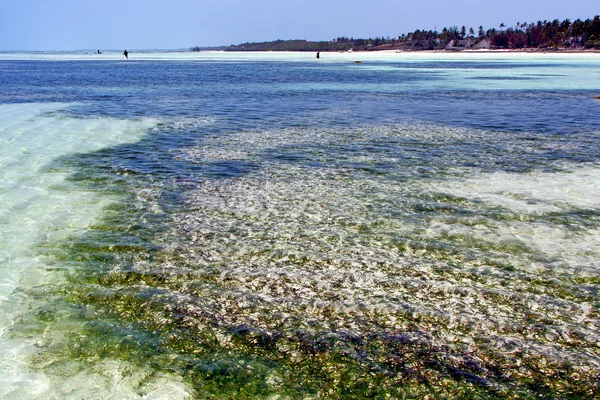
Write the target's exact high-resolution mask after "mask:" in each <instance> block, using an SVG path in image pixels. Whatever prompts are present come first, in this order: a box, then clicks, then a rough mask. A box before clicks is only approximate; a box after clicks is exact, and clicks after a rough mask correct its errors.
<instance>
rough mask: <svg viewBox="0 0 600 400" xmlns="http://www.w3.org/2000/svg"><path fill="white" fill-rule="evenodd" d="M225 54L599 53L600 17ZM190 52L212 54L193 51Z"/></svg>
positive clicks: (282, 43) (280, 44) (270, 45)
mask: <svg viewBox="0 0 600 400" xmlns="http://www.w3.org/2000/svg"><path fill="white" fill-rule="evenodd" d="M210 49H211V50H214V49H218V50H224V51H313V52H316V51H349V50H353V51H377V50H397V51H418V50H450V51H461V50H468V49H472V50H476V49H513V50H527V49H529V50H544V51H546V50H586V49H591V50H600V16H598V15H596V16H595V17H594V18H592V19H586V20H585V21H582V20H581V19H577V20H575V21H572V22H571V21H570V20H569V19H565V20H563V21H560V20H558V19H555V20H553V21H546V20H544V21H538V22H536V23H526V22H523V23H520V22H517V23H516V24H515V25H514V26H507V25H505V24H504V23H501V24H499V25H498V28H492V29H488V30H484V28H483V26H479V28H478V29H477V31H475V29H473V28H472V27H471V28H469V29H467V28H466V27H465V26H463V27H461V28H458V27H456V26H453V27H450V28H443V29H442V31H441V32H438V31H437V30H435V31H431V30H429V31H426V30H419V29H417V30H416V31H414V32H410V33H406V34H402V35H401V36H398V37H395V38H390V37H385V38H384V37H376V38H369V39H355V38H348V37H338V38H336V39H333V40H332V41H308V40H275V41H270V42H260V43H243V44H238V45H231V46H226V47H219V48H210ZM190 50H191V51H202V50H209V48H201V47H193V48H191V49H190Z"/></svg>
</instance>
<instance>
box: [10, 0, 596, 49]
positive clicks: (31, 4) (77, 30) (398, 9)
mask: <svg viewBox="0 0 600 400" xmlns="http://www.w3.org/2000/svg"><path fill="white" fill-rule="evenodd" d="M598 14H600V0H502V1H496V0H452V1H448V0H378V1H373V2H367V1H364V0H363V1H357V0H302V1H287V2H286V1H285V0H255V1H243V0H212V1H206V0H168V1H167V0H164V1H159V0H97V1H90V0H2V6H1V7H0V50H81V49H176V48H188V47H192V46H215V45H230V44H238V43H243V42H253V41H266V40H276V39H308V40H331V39H333V38H335V37H338V36H348V37H350V36H352V37H375V36H391V37H394V36H398V35H400V34H402V33H406V32H409V31H414V30H415V29H432V30H433V29H434V28H435V27H437V29H438V30H441V29H442V28H443V27H444V26H448V27H449V26H453V25H456V26H458V27H461V26H462V25H465V26H466V27H467V28H469V27H471V26H472V27H473V28H474V29H475V30H477V27H478V26H479V25H483V27H484V28H485V29H489V28H492V27H497V26H498V25H499V24H500V23H502V22H503V23H505V24H506V25H507V26H510V25H514V24H515V23H516V22H523V21H526V22H532V21H537V20H544V19H548V20H552V19H561V20H562V19H565V18H569V19H571V20H574V19H577V18H581V19H586V18H592V17H593V16H594V15H598Z"/></svg>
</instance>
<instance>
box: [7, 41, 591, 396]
mask: <svg viewBox="0 0 600 400" xmlns="http://www.w3.org/2000/svg"><path fill="white" fill-rule="evenodd" d="M356 61H360V63H357V62H356ZM596 96H600V54H597V53H592V54H570V53H548V54H543V53H535V54H522V53H508V52H506V53H470V54H466V53H460V54H457V53H321V57H320V59H318V60H317V59H316V58H315V55H314V54H312V53H223V52H205V53H136V52H131V53H130V55H129V59H128V60H125V59H123V58H122V56H121V55H120V54H117V53H107V52H105V53H104V54H101V55H100V54H86V53H84V52H79V53H52V54H51V53H22V54H19V53H0V397H1V398H6V399H9V398H10V399H82V398H83V399H95V398H98V399H108V398H111V399H167V398H168V399H188V398H200V399H206V398H214V399H230V398H236V399H237V398H240V399H246V398H256V399H264V398H270V399H321V398H322V399H362V398H381V399H385V398H431V399H433V398H435V399H438V398H592V397H600V383H599V382H600V292H599V289H600V100H598V99H596Z"/></svg>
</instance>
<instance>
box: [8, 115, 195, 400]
mask: <svg viewBox="0 0 600 400" xmlns="http://www.w3.org/2000/svg"><path fill="white" fill-rule="evenodd" d="M71 106H72V105H70V104H13V105H0V310H1V312H0V360H1V361H0V377H1V378H0V397H3V398H22V399H26V398H40V399H41V398H44V399H47V398H92V397H101V398H108V397H113V398H140V397H142V396H141V395H139V394H137V393H136V390H137V391H138V392H140V393H141V392H143V390H141V391H140V390H139V389H140V388H141V387H145V390H146V394H148V395H150V394H151V395H152V396H153V398H173V397H172V396H173V395H175V397H185V395H186V393H187V392H186V390H185V388H184V386H182V385H181V384H179V385H178V384H177V383H176V382H177V380H176V379H175V380H173V381H172V382H171V383H167V382H168V380H167V379H166V378H163V379H162V381H161V379H160V377H158V378H156V379H154V381H152V382H151V383H149V384H142V383H140V382H139V381H140V380H141V381H143V380H147V379H148V374H147V373H144V372H142V371H136V369H135V368H133V367H131V366H128V365H127V363H123V362H121V361H119V362H118V363H117V362H111V361H110V360H104V361H103V363H102V364H101V365H96V366H94V367H93V368H91V369H89V368H83V367H82V366H81V365H76V364H72V365H71V368H75V370H76V371H77V372H76V374H74V375H72V376H71V377H70V378H68V379H65V377H64V376H61V377H58V378H57V377H56V376H52V375H48V374H46V373H45V371H47V370H45V369H44V368H43V366H40V365H36V366H35V367H36V369H35V370H33V369H31V365H30V364H29V361H30V360H31V357H32V355H34V354H35V353H37V352H39V351H40V349H39V347H38V346H39V345H40V344H41V343H42V342H43V341H44V340H48V338H49V336H48V335H49V333H48V330H47V329H43V330H42V331H39V327H36V326H34V325H35V324H32V325H31V327H29V328H27V326H28V324H29V322H28V318H29V315H28V313H30V312H32V310H33V312H35V310H36V309H38V310H42V309H43V307H44V306H43V304H38V303H36V302H37V301H38V300H36V296H35V293H36V291H39V290H41V289H39V288H42V287H43V286H44V285H45V284H47V283H49V282H52V283H53V284H56V283H57V280H60V279H62V278H61V274H59V272H57V271H60V270H61V269H63V268H68V266H61V265H57V264H56V263H48V260H47V259H46V258H45V257H43V256H42V255H41V253H40V250H39V249H40V246H44V245H45V244H49V243H55V242H57V241H60V240H64V239H66V238H67V237H76V236H78V235H80V234H81V233H82V232H84V231H85V230H86V229H87V228H89V226H90V224H92V223H93V222H94V221H95V218H96V217H97V216H98V215H99V213H100V212H101V210H102V208H103V207H105V206H106V205H108V204H109V203H110V202H111V201H114V200H115V199H114V198H112V199H111V198H110V197H106V196H103V197H101V196H99V195H98V194H96V193H93V192H91V191H88V192H86V191H83V190H81V188H77V187H76V186H75V185H74V184H73V183H71V182H69V181H67V180H66V178H67V177H68V174H69V172H68V171H55V170H48V169H46V166H47V165H48V164H49V163H50V162H51V161H53V160H54V159H56V158H58V157H60V156H64V155H67V154H72V153H79V152H89V151H95V150H99V149H102V148H106V147H110V146H114V145H118V144H120V143H124V142H132V141H137V140H139V139H140V138H141V137H142V135H143V134H144V133H145V132H146V130H147V129H149V128H151V127H153V126H155V125H156V121H155V120H152V119H138V120H117V119H109V118H90V119H83V118H74V117H71V116H69V115H68V114H67V113H65V112H64V111H65V110H67V109H68V108H69V107H71ZM15 325H17V326H19V329H18V334H17V335H16V336H15V335H12V334H11V327H13V326H15ZM23 326H25V327H26V328H25V329H24V328H23ZM23 331H25V333H23ZM27 332H30V333H29V334H28V333H27ZM34 332H38V333H34ZM57 339H58V338H57ZM35 371H39V372H35ZM136 379H137V380H138V382H135V380H136ZM132 380H133V381H134V382H131V381H132ZM136 388H137V389H136Z"/></svg>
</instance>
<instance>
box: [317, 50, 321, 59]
mask: <svg viewBox="0 0 600 400" xmlns="http://www.w3.org/2000/svg"><path fill="white" fill-rule="evenodd" d="M319 53H320V52H318V51H317V59H318V58H319Z"/></svg>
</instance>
